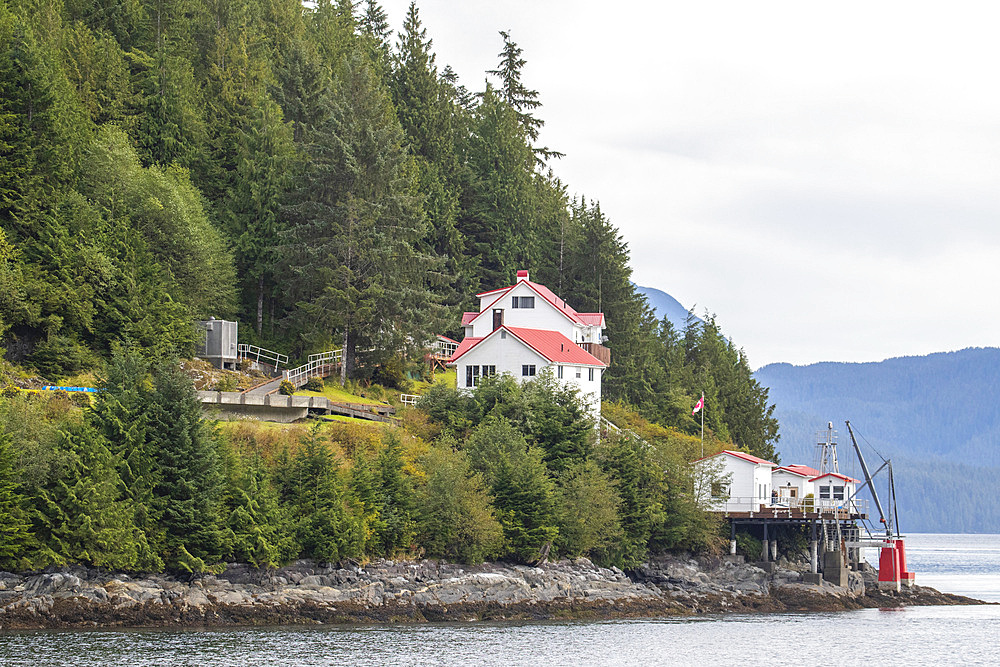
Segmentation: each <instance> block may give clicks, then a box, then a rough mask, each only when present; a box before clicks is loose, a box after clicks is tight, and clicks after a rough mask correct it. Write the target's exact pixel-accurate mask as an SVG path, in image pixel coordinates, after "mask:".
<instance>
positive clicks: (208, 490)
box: [148, 363, 228, 571]
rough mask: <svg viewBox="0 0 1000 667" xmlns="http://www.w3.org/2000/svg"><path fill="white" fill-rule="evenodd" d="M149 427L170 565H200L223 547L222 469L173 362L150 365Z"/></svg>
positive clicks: (198, 407) (187, 381)
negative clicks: (154, 453) (154, 452)
mask: <svg viewBox="0 0 1000 667" xmlns="http://www.w3.org/2000/svg"><path fill="white" fill-rule="evenodd" d="M150 404H151V410H150V420H149V425H148V433H149V438H150V440H151V441H152V442H153V443H155V447H156V468H157V470H156V487H155V488H154V494H155V496H156V501H157V507H156V511H157V514H158V515H159V525H160V528H161V529H162V530H163V532H164V535H163V543H162V551H163V555H164V560H165V561H166V563H167V565H168V566H169V567H171V568H175V569H180V570H187V571H204V570H206V569H207V568H208V567H209V566H211V565H213V564H215V563H217V562H218V561H219V559H220V558H222V556H223V555H225V553H226V552H227V549H228V545H227V544H226V533H225V531H224V530H223V528H222V526H221V520H220V500H221V492H222V481H223V480H222V471H221V465H220V461H219V456H218V453H217V451H216V443H215V441H214V440H213V438H212V433H211V431H210V430H209V426H208V424H206V423H205V422H203V421H202V419H201V404H200V403H199V402H198V399H197V397H196V396H195V393H194V387H193V386H192V384H191V380H190V378H188V377H187V376H186V375H185V374H184V373H183V372H182V371H181V370H180V368H179V367H178V366H177V364H176V363H161V364H160V365H158V366H156V367H154V369H153V391H152V394H151V396H150Z"/></svg>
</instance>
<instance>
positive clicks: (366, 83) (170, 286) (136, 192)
mask: <svg viewBox="0 0 1000 667" xmlns="http://www.w3.org/2000/svg"><path fill="white" fill-rule="evenodd" d="M484 48H496V49H497V51H499V54H498V59H497V66H496V68H495V69H494V70H491V71H490V72H488V73H487V81H486V83H485V85H484V87H483V88H482V89H478V90H470V89H467V88H466V87H465V86H464V85H462V84H461V83H460V80H459V77H458V75H457V73H456V72H454V71H453V70H452V69H451V68H449V67H448V66H446V65H442V64H439V63H438V62H437V59H436V56H435V54H434V51H433V48H432V41H431V39H430V37H429V36H428V32H427V30H426V29H425V28H424V26H423V25H422V24H421V21H420V16H419V11H418V9H417V7H416V5H412V6H411V8H410V11H409V13H408V14H407V17H406V21H405V23H404V25H403V26H400V27H399V29H398V30H397V31H395V32H393V31H392V30H391V28H390V26H389V25H388V24H387V21H386V15H385V13H384V11H383V10H382V9H381V8H380V7H379V6H378V4H377V3H376V2H373V1H371V0H369V2H366V3H364V4H358V3H353V2H347V1H345V2H330V1H329V0H321V1H320V2H318V3H316V4H315V5H314V6H312V5H310V6H304V5H303V4H302V3H301V2H299V0H134V1H130V2H124V3H113V4H111V5H109V4H108V3H105V2H100V1H98V0H0V160H2V163H0V164H2V168H0V286H2V287H0V336H2V339H3V341H4V346H5V349H6V357H7V358H8V359H10V360H13V361H15V362H17V363H19V364H22V365H25V366H27V367H29V368H33V369H35V370H36V371H37V372H39V373H41V374H42V375H43V376H44V377H45V378H47V379H49V380H57V379H59V378H60V377H63V376H66V375H70V374H73V373H75V372H77V371H80V370H86V369H92V368H99V367H100V365H101V362H102V360H104V359H107V357H108V355H109V353H110V351H111V349H112V347H113V346H114V345H115V344H116V343H118V342H125V343H127V344H128V345H131V346H135V347H137V348H138V349H141V350H145V351H147V352H148V353H150V355H151V356H153V357H155V356H163V355H168V356H169V355H173V354H180V355H182V356H183V355H187V354H190V352H191V351H192V348H193V338H194V333H193V331H194V330H193V327H192V325H191V322H192V320H194V319H198V318H206V317H208V316H213V315H214V316H216V317H228V318H236V319H238V320H239V321H240V322H241V323H242V325H243V326H241V328H240V334H241V341H242V342H253V343H259V344H262V345H264V346H266V347H268V348H272V349H277V350H280V351H282V352H287V353H290V354H291V355H292V356H293V357H297V356H301V355H304V354H306V353H309V352H314V351H317V350H320V349H328V348H329V347H331V346H336V347H340V346H343V347H344V348H345V350H346V360H347V373H348V376H349V377H352V378H357V379H359V380H362V381H366V380H368V379H371V378H372V377H376V376H378V377H379V378H380V379H382V380H383V381H385V379H386V378H389V379H390V380H391V379H392V378H394V377H395V378H398V377H400V373H399V372H398V370H399V369H401V368H404V367H406V365H407V364H410V365H411V366H412V365H413V364H415V363H416V361H411V360H419V359H420V358H421V355H420V354H419V348H421V347H422V346H424V345H426V341H429V340H432V339H433V335H434V334H436V333H451V334H452V335H456V334H457V329H458V323H459V318H460V313H461V311H462V310H463V309H468V308H470V307H471V306H472V305H473V304H472V299H473V295H474V294H475V293H476V291H478V290H480V289H491V288H495V287H498V286H502V285H505V284H508V283H509V282H510V281H511V280H512V279H513V277H514V274H515V272H516V270H518V269H521V268H527V269H530V270H531V272H532V276H533V278H534V279H536V280H538V281H539V282H541V283H544V284H547V285H549V286H550V287H552V288H553V289H554V290H555V291H556V292H557V293H562V294H569V293H572V294H573V295H574V299H575V302H574V303H573V304H572V305H573V306H574V307H575V308H577V309H579V310H582V311H597V310H601V311H604V312H605V313H606V314H607V321H608V323H609V331H608V333H609V335H610V337H611V340H610V342H609V343H608V346H609V347H610V348H611V349H612V352H613V355H614V363H613V364H612V365H611V368H610V370H609V372H608V373H607V375H606V383H605V396H606V397H607V398H608V399H610V400H622V401H626V402H628V403H629V404H631V405H634V406H636V407H638V408H639V409H640V410H641V411H642V413H643V414H644V415H645V416H646V417H648V418H650V419H653V420H655V421H657V422H659V423H662V424H665V425H670V426H675V427H677V428H680V429H682V430H686V431H693V430H694V429H695V428H696V426H695V423H694V420H692V419H691V418H690V408H691V406H692V405H693V403H694V400H695V398H696V397H697V396H698V395H699V394H700V393H701V392H702V391H705V393H706V400H707V406H708V409H707V411H706V426H707V427H708V428H709V429H710V430H711V432H712V433H714V434H715V435H717V436H719V437H720V438H722V439H724V440H730V439H731V440H732V441H733V443H735V444H736V445H739V446H743V447H745V448H748V449H750V450H751V451H754V452H755V453H759V454H761V455H765V456H766V455H769V454H770V452H771V449H772V447H773V444H774V442H775V440H776V437H777V424H776V422H775V421H774V420H773V419H772V418H771V417H770V412H769V404H768V400H767V393H766V391H764V390H762V389H761V387H760V386H759V385H757V384H756V382H755V381H754V380H753V379H752V377H751V375H750V369H749V365H748V363H747V360H746V358H745V357H744V355H743V353H742V351H741V350H740V349H739V348H737V347H735V345H734V344H733V343H732V342H731V341H729V340H727V339H726V338H725V337H724V336H723V335H722V333H721V332H720V331H719V328H718V327H717V326H716V325H715V323H714V322H713V321H712V320H711V318H709V320H708V322H707V323H706V325H705V326H700V324H699V323H697V322H695V323H694V325H693V326H691V327H687V328H686V330H683V331H679V330H678V329H677V328H675V327H672V326H668V325H667V324H665V323H661V322H658V321H657V320H656V319H655V318H654V316H653V315H652V314H651V312H650V310H649V308H648V306H647V304H646V301H645V299H644V298H643V297H642V296H640V295H639V294H637V293H636V291H635V289H634V288H633V286H632V284H631V283H630V281H629V279H630V276H631V269H630V267H629V265H628V256H629V253H628V247H627V245H626V243H625V242H624V240H623V238H622V236H621V234H620V233H619V231H618V229H617V228H616V227H615V226H614V225H613V224H612V223H611V221H610V220H609V219H608V218H607V216H606V215H605V214H604V212H603V211H602V210H601V207H600V205H599V204H598V203H597V201H596V200H595V199H593V197H594V196H595V194H590V195H579V194H573V195H571V194H570V192H571V190H570V187H569V186H568V185H567V184H565V183H563V182H561V181H560V180H559V178H558V177H557V176H556V172H555V171H554V170H553V165H555V164H556V163H557V160H558V157H559V153H558V152H557V149H558V147H545V146H541V145H539V142H538V139H539V131H540V128H541V127H542V125H543V117H542V109H541V96H540V95H539V93H538V92H536V91H533V90H530V89H529V88H527V87H526V86H525V85H524V83H523V81H522V72H523V70H524V68H525V67H526V65H527V60H526V58H525V57H524V55H523V54H522V50H521V49H520V48H519V47H518V45H517V44H516V42H515V41H514V39H513V37H512V36H511V35H509V34H507V33H499V34H498V39H497V43H496V45H495V47H487V46H484ZM471 80H474V81H482V75H481V73H478V72H477V73H471ZM387 368H392V369H395V370H394V371H393V372H383V371H386V369H387Z"/></svg>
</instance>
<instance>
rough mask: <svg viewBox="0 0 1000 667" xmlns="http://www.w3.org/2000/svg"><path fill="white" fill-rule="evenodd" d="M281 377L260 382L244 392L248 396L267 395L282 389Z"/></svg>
mask: <svg viewBox="0 0 1000 667" xmlns="http://www.w3.org/2000/svg"><path fill="white" fill-rule="evenodd" d="M281 379H282V378H274V379H273V380H271V381H270V382H265V383H264V384H259V385H257V386H256V387H253V388H252V389H247V390H246V391H244V392H243V393H244V394H245V395H247V396H267V395H268V394H273V393H274V392H276V391H278V390H279V389H281Z"/></svg>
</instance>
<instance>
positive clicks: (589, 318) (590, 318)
mask: <svg viewBox="0 0 1000 667" xmlns="http://www.w3.org/2000/svg"><path fill="white" fill-rule="evenodd" d="M521 284H524V285H527V286H528V287H529V288H530V289H531V290H532V291H533V292H534V293H535V294H537V295H538V296H540V297H541V298H542V299H544V300H545V301H548V302H549V303H550V304H551V305H552V306H553V307H554V308H555V309H556V310H558V311H559V312H560V313H562V314H563V315H565V316H566V317H567V318H568V319H569V320H570V321H572V322H574V323H575V324H579V325H580V326H584V327H590V326H600V327H603V326H604V313H578V312H576V311H575V310H573V308H572V306H570V305H569V304H567V303H566V302H565V301H564V300H562V299H560V298H559V297H558V296H556V295H555V293H554V292H553V291H552V290H550V289H549V288H548V287H546V286H545V285H540V284H539V283H533V282H531V281H530V280H519V281H518V282H517V283H516V284H514V285H509V286H507V287H501V288H499V289H495V290H490V291H489V292H480V293H479V294H477V295H476V296H478V297H484V296H490V295H496V298H495V299H494V300H493V301H492V303H490V305H488V306H486V307H485V308H483V309H482V310H481V311H479V312H478V313H474V314H472V317H471V319H469V320H468V321H467V320H466V316H467V315H470V313H464V314H463V315H462V325H463V326H465V325H466V324H471V323H472V322H473V320H476V319H477V318H478V317H479V316H480V315H482V314H483V313H486V312H489V311H490V309H491V308H493V304H495V303H496V302H497V301H499V300H500V299H502V298H503V296H504V295H505V294H507V292H509V291H510V290H512V289H514V288H515V287H517V286H518V285H521Z"/></svg>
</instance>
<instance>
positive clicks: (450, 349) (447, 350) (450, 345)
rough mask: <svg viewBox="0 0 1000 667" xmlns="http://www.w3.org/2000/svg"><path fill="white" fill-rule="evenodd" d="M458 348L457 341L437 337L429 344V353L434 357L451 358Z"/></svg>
mask: <svg viewBox="0 0 1000 667" xmlns="http://www.w3.org/2000/svg"><path fill="white" fill-rule="evenodd" d="M457 349H458V343H457V342H455V341H452V340H442V339H441V338H438V339H437V340H435V341H434V343H432V344H431V353H432V354H433V355H434V356H436V357H443V358H445V359H451V357H452V355H454V354H455V350H457Z"/></svg>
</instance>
